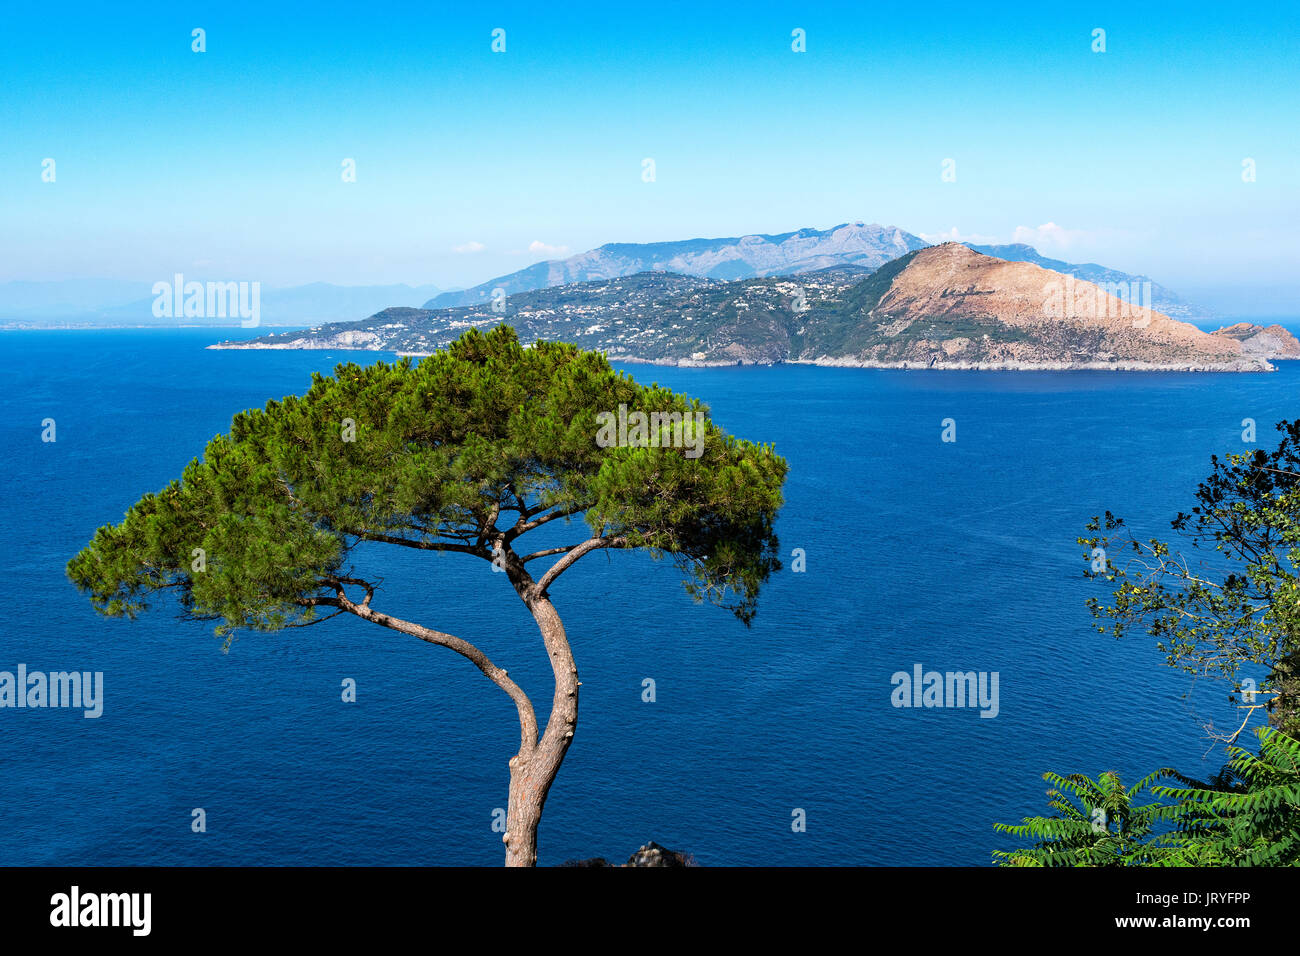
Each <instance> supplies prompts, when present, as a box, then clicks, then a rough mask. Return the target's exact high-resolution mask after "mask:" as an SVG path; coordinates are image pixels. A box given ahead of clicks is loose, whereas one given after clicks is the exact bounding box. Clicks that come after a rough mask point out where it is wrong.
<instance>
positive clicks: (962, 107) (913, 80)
mask: <svg viewBox="0 0 1300 956" xmlns="http://www.w3.org/2000/svg"><path fill="white" fill-rule="evenodd" d="M1298 19H1300V17H1298V16H1297V14H1296V13H1295V12H1294V11H1285V10H1282V9H1274V8H1270V7H1266V6H1261V7H1258V8H1252V9H1251V10H1250V11H1249V13H1248V14H1246V13H1243V12H1242V11H1241V10H1238V9H1232V8H1217V7H1216V8H1212V7H1208V6H1198V5H1179V6H1177V7H1176V8H1171V9H1170V10H1168V11H1165V10H1138V9H1135V8H1134V6H1133V5H1119V4H1110V5H1107V4H1101V5H1097V4H1088V5H1076V6H1072V7H1064V8H1055V9H1053V10H1051V11H1044V12H1042V13H1040V14H1038V15H1036V16H1034V17H1032V18H1031V17H1026V16H1024V15H1023V14H1022V13H1018V12H1014V11H999V10H996V9H985V8H981V9H978V10H976V9H972V8H968V7H964V6H962V5H957V4H937V5H936V4H931V5H927V6H926V7H924V8H918V9H915V10H889V11H872V10H867V9H865V8H862V7H859V6H855V5H849V4H845V5H819V6H818V7H817V8H816V9H807V8H787V9H784V10H772V9H754V8H752V7H749V6H746V5H739V4H732V5H727V6H725V7H719V8H715V9H712V10H709V11H700V10H697V9H695V8H694V7H692V6H690V5H685V4H657V5H655V6H654V7H652V8H637V9H635V10H632V11H624V12H610V11H607V10H602V9H600V8H599V7H597V6H595V5H586V4H579V5H567V6H565V7H563V8H555V9H552V8H546V9H538V8H530V7H528V6H525V5H522V4H513V5H503V6H498V7H495V8H493V10H492V11H491V12H490V13H480V12H478V11H469V12H462V11H454V10H434V9H430V7H429V6H428V5H427V4H399V5H394V6H391V7H388V8H386V9H382V10H370V9H358V8H356V7H354V6H351V5H344V4H330V3H325V4H320V5H317V6H315V7H314V8H313V9H312V10H310V11H307V12H300V11H295V12H294V13H292V14H287V13H283V12H277V11H274V10H271V9H268V8H266V7H265V6H263V5H252V4H223V5H221V6H220V7H215V6H214V7H211V8H208V9H206V10H204V11H203V12H198V13H195V12H192V11H187V12H182V11H176V10H173V9H170V8H169V7H168V6H167V5H166V4H159V3H151V4H142V5H139V6H136V7H133V8H132V9H130V10H125V11H111V10H108V9H106V8H103V7H102V6H99V5H91V4H87V3H75V4H71V5H69V6H65V7H62V8H60V15H59V16H57V17H54V16H50V14H49V11H48V10H45V9H43V8H34V7H22V8H16V9H14V10H12V11H10V13H9V15H8V21H9V22H8V27H9V29H7V30H6V31H5V32H4V33H3V34H0V56H3V58H4V60H5V63H6V81H5V83H4V85H3V86H2V87H0V128H3V131H4V135H3V136H2V137H0V170H2V171H3V181H4V183H5V189H4V198H3V200H0V226H3V229H0V282H9V281H15V280H29V281H46V280H60V279H74V278H86V277H97V278H113V279H127V280H133V281H146V282H152V281H155V280H159V279H169V278H170V277H171V276H172V275H173V274H175V273H177V272H181V273H185V274H187V275H193V276H196V277H197V276H203V277H212V278H229V279H242V280H255V281H259V282H261V283H263V284H264V285H265V286H268V287H282V286H290V285H297V284H303V283H309V282H316V281H326V282H332V283H336V284H340V285H369V284H392V283H407V284H410V285H426V284H433V285H437V286H439V287H442V288H448V287H454V286H468V285H473V284H475V283H477V282H481V281H484V280H486V279H489V278H491V277H494V276H497V275H501V274H504V273H509V272H513V271H515V270H517V269H520V268H522V267H524V266H526V265H529V264H531V263H533V262H536V261H539V260H542V259H549V258H562V257H564V256H567V255H570V254H573V253H576V252H582V251H585V250H587V249H590V248H594V247H596V246H599V245H601V244H604V243H608V242H651V241H671V240H679V239H689V238H695V237H719V236H739V235H745V234H748V233H779V232H787V231H793V230H795V229H799V228H805V227H812V228H817V229H825V228H828V227H830V226H833V225H836V224H838V223H842V222H846V221H854V220H863V221H867V222H878V223H881V224H883V225H891V226H897V227H899V228H901V229H904V230H907V231H908V232H912V233H915V234H917V235H920V236H922V237H923V238H925V239H927V240H929V241H935V242H937V241H943V240H944V239H951V238H958V239H963V240H971V241H975V242H982V243H1006V242H1025V243H1028V244H1030V245H1033V246H1035V247H1036V248H1037V249H1038V250H1039V251H1040V252H1041V253H1043V254H1044V255H1047V256H1052V257H1056V258H1061V259H1065V260H1067V261H1071V262H1089V261H1090V262H1097V263H1101V264H1103V265H1106V266H1110V267H1112V268H1116V269H1121V270H1124V271H1128V272H1133V273H1142V274H1146V275H1149V276H1151V277H1152V278H1154V279H1156V280H1157V281H1158V282H1160V283H1162V284H1164V285H1167V286H1169V287H1171V288H1173V289H1175V290H1176V291H1177V292H1179V293H1180V294H1182V295H1184V296H1185V297H1186V298H1189V299H1193V300H1197V301H1201V302H1204V303H1205V304H1206V305H1208V306H1211V307H1215V308H1223V304H1224V303H1225V302H1232V301H1244V302H1246V303H1247V304H1250V303H1252V302H1253V303H1254V307H1253V308H1251V309H1245V310H1237V311H1239V312H1246V311H1253V312H1255V313H1258V314H1286V313H1290V314H1297V313H1300V309H1297V308H1295V305H1294V303H1296V302H1297V301H1300V295H1297V291H1298V290H1300V280H1297V279H1296V277H1295V275H1294V266H1295V263H1296V262H1297V261H1300V239H1297V236H1296V230H1295V225H1294V224H1295V222H1296V220H1297V213H1300V202H1298V201H1297V195H1298V193H1297V190H1296V189H1295V186H1294V184H1295V177H1296V171H1297V169H1300V162H1298V159H1300V134H1298V132H1297V124H1296V123H1295V117H1296V116H1297V115H1300V112H1298V111H1297V106H1300V103H1298V102H1297V100H1298V99H1300V83H1297V80H1298V79H1300V66H1297V64H1298V63H1300V55H1298V54H1300V50H1298V49H1297V47H1298V46H1300V41H1298V40H1297V37H1300V32H1298V31H1297V29H1296V27H1297V25H1300V24H1298V23H1297V20H1298ZM195 28H201V29H203V30H204V31H205V34H204V39H205V45H206V50H205V51H204V52H201V53H196V52H193V50H192V45H193V39H192V31H193V30H194V29H195ZM497 28H500V29H503V30H505V47H506V48H505V52H502V53H495V52H493V50H492V43H493V35H492V34H493V30H494V29H497ZM795 29H800V30H803V31H804V34H805V37H806V41H805V42H806V51H805V52H795V51H794V50H792V42H793V41H792V31H793V30H795ZM1095 29H1104V30H1105V52H1094V49H1093V47H1094V46H1095V45H1096V42H1095V39H1094V35H1093V31H1094V30H1095ZM46 159H53V160H54V161H55V170H56V176H55V181H54V182H47V181H43V178H42V172H43V168H44V167H43V163H44V161H45V160H46ZM647 159H651V160H653V162H654V179H653V181H646V179H645V177H644V175H643V173H644V170H645V168H646V167H645V160H647ZM348 160H352V161H354V163H355V171H356V176H355V180H356V181H355V182H347V181H344V180H345V177H344V175H343V171H344V169H345V167H344V163H345V162H346V161H348ZM945 160H952V161H953V163H952V165H951V166H950V167H945V165H944V163H945ZM1246 160H1251V161H1253V169H1254V172H1255V178H1254V181H1246V179H1245V178H1244V177H1243V162H1245V161H1246ZM945 168H947V169H949V170H951V171H952V172H955V179H954V178H952V177H949V178H950V179H952V181H945V177H944V175H943V174H944V171H945Z"/></svg>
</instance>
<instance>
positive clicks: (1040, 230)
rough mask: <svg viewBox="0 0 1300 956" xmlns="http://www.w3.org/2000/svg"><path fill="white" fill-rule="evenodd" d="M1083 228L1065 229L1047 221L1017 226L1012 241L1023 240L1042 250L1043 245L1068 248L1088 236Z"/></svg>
mask: <svg viewBox="0 0 1300 956" xmlns="http://www.w3.org/2000/svg"><path fill="white" fill-rule="evenodd" d="M1087 235H1088V233H1086V232H1085V231H1083V230H1082V229H1065V228H1063V227H1061V226H1058V225H1057V224H1056V223H1054V222H1045V223H1043V224H1042V225H1041V226H1037V227H1035V228H1030V227H1029V226H1016V231H1015V232H1014V233H1013V234H1012V236H1011V241H1012V242H1023V243H1025V244H1026V245H1030V246H1033V247H1034V248H1035V249H1039V250H1040V251H1041V249H1042V247H1044V246H1046V247H1047V248H1049V249H1050V248H1055V249H1068V248H1069V247H1070V246H1072V245H1074V244H1075V243H1077V242H1079V241H1080V240H1083V239H1085V238H1086V237H1087Z"/></svg>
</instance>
